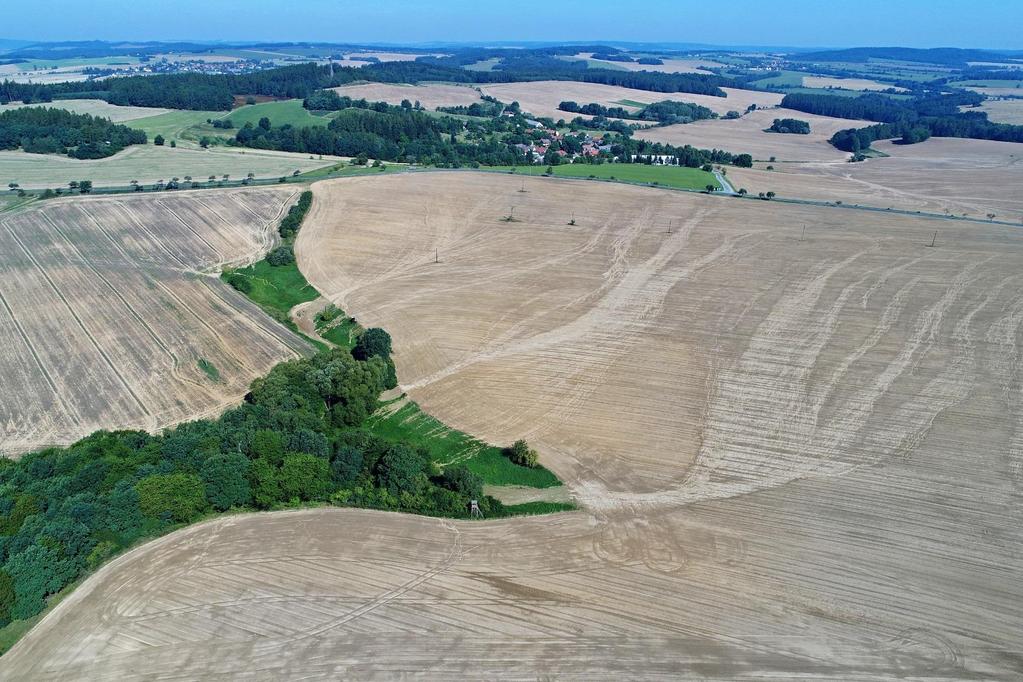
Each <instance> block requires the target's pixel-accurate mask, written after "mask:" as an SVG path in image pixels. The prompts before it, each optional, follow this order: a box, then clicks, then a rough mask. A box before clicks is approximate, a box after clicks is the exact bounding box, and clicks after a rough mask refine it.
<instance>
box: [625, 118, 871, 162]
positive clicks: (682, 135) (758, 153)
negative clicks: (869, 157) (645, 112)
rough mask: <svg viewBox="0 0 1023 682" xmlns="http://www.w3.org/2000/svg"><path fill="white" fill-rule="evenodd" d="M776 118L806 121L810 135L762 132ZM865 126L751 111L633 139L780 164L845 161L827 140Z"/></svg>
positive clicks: (657, 130) (646, 132) (644, 133)
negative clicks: (746, 156)
mask: <svg viewBox="0 0 1023 682" xmlns="http://www.w3.org/2000/svg"><path fill="white" fill-rule="evenodd" d="M776 118H797V119H799V120H801V121H806V122H807V123H809V124H810V134H809V135H795V134H791V133H766V132H764V129H765V128H769V127H770V126H771V124H772V123H773V122H774V119H776ZM866 125H871V124H870V123H869V122H867V121H851V120H848V119H842V118H832V117H830V116H815V115H814V114H804V113H803V112H801V111H794V110H792V109H781V108H777V107H776V108H772V109H758V110H757V111H751V112H750V113H748V114H746V115H744V116H743V117H742V118H736V119H723V118H718V119H705V120H703V121H695V122H693V123H678V124H675V125H670V126H663V127H656V128H647V129H645V130H639V131H637V132H636V134H635V137H636V138H637V139H640V140H650V141H651V142H664V143H667V144H673V145H677V146H682V145H687V144H688V145H692V146H694V147H697V148H699V149H724V150H727V151H730V152H732V153H733V154H744V153H745V154H751V155H752V156H753V158H754V159H756V160H763V161H767V160H769V159H770V158H771V157H772V156H773V157H775V158H776V159H777V160H779V161H844V160H845V159H847V158H849V154H847V153H846V152H843V151H841V150H839V149H836V148H835V147H833V146H832V145H831V144H829V143H828V140H829V139H830V138H831V136H832V135H834V134H835V133H836V132H838V131H839V130H845V129H847V128H859V127H862V126H866Z"/></svg>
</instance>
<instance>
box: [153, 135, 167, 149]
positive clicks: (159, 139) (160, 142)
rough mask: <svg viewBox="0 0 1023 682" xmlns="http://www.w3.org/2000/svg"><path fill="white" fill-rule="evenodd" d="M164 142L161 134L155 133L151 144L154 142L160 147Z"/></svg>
mask: <svg viewBox="0 0 1023 682" xmlns="http://www.w3.org/2000/svg"><path fill="white" fill-rule="evenodd" d="M164 142H165V140H164V139H163V135H157V136H156V137H154V138H153V144H155V145H156V146H157V147H162V146H163V143H164Z"/></svg>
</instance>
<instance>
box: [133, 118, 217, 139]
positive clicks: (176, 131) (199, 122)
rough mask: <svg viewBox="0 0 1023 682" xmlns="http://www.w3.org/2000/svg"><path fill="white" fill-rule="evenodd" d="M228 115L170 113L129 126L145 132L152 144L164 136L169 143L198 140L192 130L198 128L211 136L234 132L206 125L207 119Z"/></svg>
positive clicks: (135, 121) (138, 120) (136, 121)
mask: <svg viewBox="0 0 1023 682" xmlns="http://www.w3.org/2000/svg"><path fill="white" fill-rule="evenodd" d="M226 115H227V114H226V113H225V112H223V111H169V112H167V113H165V114H159V115H156V116H148V117H146V118H139V119H135V120H134V121H131V122H130V123H128V124H127V125H128V127H130V128H137V129H138V130H142V131H144V132H145V133H146V135H147V136H148V137H149V140H150V142H152V140H153V138H155V137H156V136H157V135H163V136H164V137H165V138H166V139H167V141H168V142H169V141H170V140H175V139H176V140H181V139H193V138H194V139H198V135H197V134H196V133H195V132H194V131H193V130H191V129H193V128H197V127H203V128H208V129H209V131H210V133H211V134H217V133H219V134H225V133H230V132H233V131H225V130H218V129H216V128H214V127H213V126H209V125H208V124H207V123H206V121H207V119H210V120H216V119H220V118H224V117H225V116H226ZM214 131H215V132H214Z"/></svg>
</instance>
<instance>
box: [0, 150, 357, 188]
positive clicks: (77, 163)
mask: <svg viewBox="0 0 1023 682" xmlns="http://www.w3.org/2000/svg"><path fill="white" fill-rule="evenodd" d="M336 160H337V159H336V158H335V157H325V158H323V159H319V158H317V159H312V158H310V157H309V155H307V154H291V153H288V152H273V151H266V150H260V149H241V148H237V147H211V148H209V149H199V148H185V147H184V146H180V147H178V148H177V149H173V148H171V147H169V146H164V147H157V146H155V145H152V144H149V145H133V146H131V147H128V148H127V149H125V150H124V151H123V152H120V153H118V154H115V155H114V156H111V157H109V158H106V159H96V160H88V161H82V160H78V159H70V158H68V157H66V156H57V155H55V154H26V153H25V152H21V151H0V182H2V183H3V185H4V186H6V185H7V183H9V182H17V183H19V184H20V185H21V186H22V187H24V188H26V189H34V188H43V187H62V186H64V187H66V186H67V183H68V182H70V181H72V180H92V182H93V184H94V185H95V186H96V187H105V186H112V185H127V184H128V183H130V182H131V181H132V180H138V181H139V182H141V183H143V184H146V185H148V184H152V183H155V182H156V181H157V180H161V179H162V180H170V179H171V178H172V177H179V178H184V177H185V176H186V175H190V176H192V177H193V178H196V179H198V180H205V179H206V178H207V177H208V176H210V175H216V176H217V177H220V176H222V175H224V174H225V173H226V174H228V175H230V176H231V178H232V179H234V180H240V179H242V178H244V177H245V176H246V174H248V173H250V172H251V173H255V174H256V177H258V178H267V177H269V178H276V177H280V176H281V175H291V174H292V173H293V172H294V171H296V170H301V171H308V170H313V169H315V168H320V167H322V166H325V165H328V164H330V163H331V162H332V161H336Z"/></svg>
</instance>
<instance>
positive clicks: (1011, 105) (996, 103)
mask: <svg viewBox="0 0 1023 682" xmlns="http://www.w3.org/2000/svg"><path fill="white" fill-rule="evenodd" d="M978 108H979V109H980V110H981V111H983V112H985V113H986V114H987V117H988V119H990V120H992V121H994V122H995V123H1009V124H1012V125H1023V92H1020V96H1019V98H1018V99H1016V98H1014V99H989V100H985V101H984V102H983V103H982V104H981V105H980V107H978ZM964 110H965V111H969V110H970V109H964Z"/></svg>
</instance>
